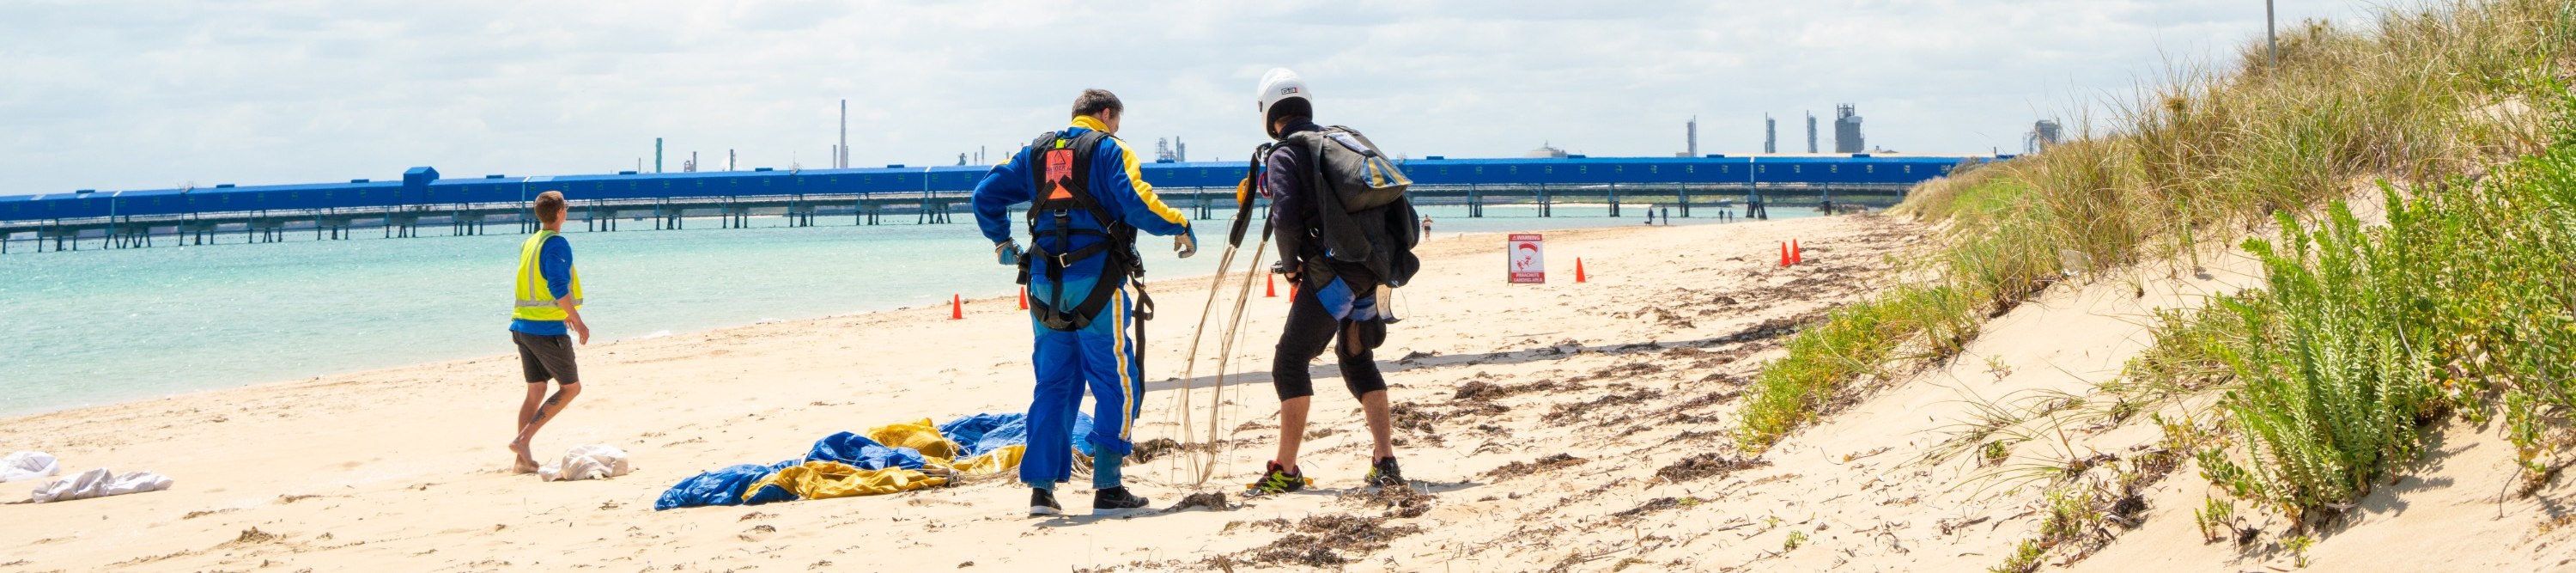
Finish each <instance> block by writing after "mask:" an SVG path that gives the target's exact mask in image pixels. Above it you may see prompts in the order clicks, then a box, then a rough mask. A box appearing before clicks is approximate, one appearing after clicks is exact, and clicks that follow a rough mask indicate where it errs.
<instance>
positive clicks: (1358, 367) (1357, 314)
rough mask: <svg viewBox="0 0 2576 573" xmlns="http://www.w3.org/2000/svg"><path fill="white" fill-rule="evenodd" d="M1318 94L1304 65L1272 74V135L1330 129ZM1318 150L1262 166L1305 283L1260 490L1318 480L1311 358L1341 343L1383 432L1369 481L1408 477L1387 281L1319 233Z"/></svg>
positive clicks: (1266, 84) (1376, 433)
mask: <svg viewBox="0 0 2576 573" xmlns="http://www.w3.org/2000/svg"><path fill="white" fill-rule="evenodd" d="M1311 97H1312V92H1311V91H1310V90H1309V89H1308V88H1307V87H1306V83H1305V81H1304V80H1303V79H1300V78H1298V77H1297V74H1296V72H1291V71H1288V70H1285V69H1273V70H1271V71H1270V73H1269V74H1266V75H1264V76H1263V77H1262V84H1261V100H1260V108H1261V111H1262V114H1263V122H1264V127H1266V128H1267V129H1268V130H1269V134H1270V137H1271V139H1275V140H1285V139H1287V138H1288V136H1289V135H1291V134H1295V133H1299V132H1306V131H1319V130H1321V129H1322V128H1321V127H1320V126H1317V125H1316V124H1315V122H1314V120H1313V117H1314V107H1313V103H1312V100H1311V99H1310V98H1311ZM1311 154H1312V151H1311V150H1309V149H1307V148H1305V147H1304V146H1299V145H1278V146H1273V147H1272V148H1271V149H1270V153H1269V156H1268V157H1267V159H1265V160H1264V166H1263V168H1262V176H1261V190H1262V193H1263V194H1264V195H1266V196H1268V197H1270V221H1271V225H1272V227H1273V228H1274V229H1276V233H1277V236H1276V240H1277V241H1278V244H1279V266H1278V267H1277V268H1276V269H1275V270H1277V271H1279V272H1282V273H1285V274H1286V275H1288V282H1289V283H1290V284H1294V285H1297V289H1296V295H1295V296H1296V298H1295V299H1294V300H1292V301H1291V302H1290V303H1289V307H1288V324H1287V326H1286V327H1285V328H1284V329H1282V331H1281V332H1280V334H1279V347H1278V354H1276V355H1274V356H1273V359H1272V363H1271V370H1270V377H1271V384H1272V385H1273V386H1274V387H1275V389H1277V390H1278V392H1279V455H1278V457H1277V458H1275V459H1273V460H1271V461H1270V464H1269V466H1268V468H1266V469H1267V471H1266V472H1265V473H1264V475H1263V476H1262V479H1261V481H1260V482H1259V483H1255V484H1253V489H1254V490H1256V492H1257V493H1264V494H1270V493H1285V492H1292V491H1297V490H1301V489H1305V486H1306V485H1307V484H1308V480H1307V479H1306V476H1305V472H1304V471H1302V470H1300V469H1298V467H1297V447H1298V445H1299V443H1300V442H1302V441H1303V440H1304V438H1305V434H1306V414H1307V411H1308V410H1309V409H1310V408H1311V407H1312V406H1313V404H1312V401H1313V399H1314V395H1315V387H1314V376H1313V375H1312V374H1311V373H1309V372H1308V371H1307V365H1308V363H1310V362H1313V361H1314V360H1315V358H1316V357H1318V356H1320V355H1322V354H1323V352H1324V348H1325V346H1327V345H1331V344H1334V343H1335V342H1336V341H1338V345H1337V346H1336V348H1335V351H1336V352H1335V354H1336V356H1337V357H1338V358H1339V359H1340V361H1341V370H1342V383H1343V385H1345V386H1348V387H1349V388H1350V391H1351V395H1353V396H1356V397H1358V398H1359V400H1360V407H1361V410H1362V411H1363V412H1365V413H1366V415H1367V417H1368V429H1369V437H1370V438H1372V439H1374V440H1376V448H1375V449H1373V450H1371V452H1370V455H1369V460H1370V464H1369V472H1368V483H1369V485H1371V486H1379V487H1384V486H1390V485H1399V484H1403V483H1405V481H1404V477H1403V474H1402V473H1401V472H1400V471H1399V470H1398V469H1397V468H1396V465H1395V446H1394V444H1393V443H1392V441H1391V440H1392V438H1393V434H1394V426H1393V421H1392V416H1390V415H1389V414H1388V411H1387V409H1388V406H1387V397H1386V377H1385V376H1384V375H1382V374H1380V373H1379V372H1378V369H1377V358H1376V355H1375V354H1374V353H1373V352H1372V351H1371V349H1372V348H1373V347H1375V346H1376V343H1377V342H1381V341H1383V340H1384V339H1385V337H1386V325H1385V323H1384V322H1381V321H1380V319H1381V317H1382V315H1381V314H1380V313H1379V312H1378V307H1377V303H1378V301H1377V290H1378V285H1379V283H1380V279H1379V278H1378V277H1377V275H1376V274H1375V273H1373V272H1371V271H1370V270H1369V269H1368V267H1366V266H1364V265H1361V264H1358V263H1350V262H1343V261H1339V260H1335V259H1334V258H1333V257H1330V256H1326V255H1325V254H1324V252H1323V247H1322V246H1321V245H1320V244H1319V243H1321V241H1319V240H1315V235H1314V233H1316V232H1317V231H1316V228H1317V225H1318V224H1320V222H1319V221H1316V220H1314V219H1315V217H1317V216H1319V213H1318V212H1317V211H1316V205H1317V204H1318V202H1319V199H1318V198H1317V197H1315V196H1314V194H1315V193H1318V192H1319V191H1318V190H1317V189H1315V187H1314V185H1313V182H1312V181H1310V179H1311V178H1312V175H1313V173H1314V170H1315V164H1314V163H1313V162H1314V161H1315V158H1313V157H1310V155H1311Z"/></svg>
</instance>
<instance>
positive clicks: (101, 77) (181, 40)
mask: <svg viewBox="0 0 2576 573" xmlns="http://www.w3.org/2000/svg"><path fill="white" fill-rule="evenodd" d="M2243 4H2244V3H2242V2H2233V1H2221V0H2178V1H2169V2H2144V1H2135V0H2119V1H2078V0H2028V1H2001V2H1958V1H1900V0H1834V1H1817V2H1798V3H1780V2H1690V1H1640V2H1618V3H1585V2H1561V1H1539V0H1485V1H1479V2H1469V1H1450V0H1427V1H1420V2H1376V3H1358V4H1354V3H1347V2H1323V1H1306V0H1281V1H1274V2H1262V3H1231V2H1179V1H1155V2H1121V3H1086V4H1080V5H1074V4H1065V3H1057V2H1039V1H1033V0H967V1H960V2H937V3H918V2H857V3H848V2H823V1H805V0H796V1H778V2H766V1H745V0H734V1H715V2H681V1H670V0H656V1H643V2H617V3H518V2H494V1H487V0H463V1H457V2H444V3H341V2H317V1H283V0H280V1H265V2H257V1H255V2H238V3H232V2H228V3H198V2H137V3H84V2H38V3H34V4H22V5H18V6H14V7H13V8H12V9H11V12H12V17H11V18H9V19H7V20H6V21H0V194H20V193H42V192H58V191H63V190H69V189H74V188H99V189H132V188H155V187H169V186H175V185H179V184H182V183H188V182H195V183H198V184H213V183H218V182H225V183H243V184H252V183H288V182H313V181H331V180H338V179H347V178H360V177H368V178H387V177H390V176H392V175H393V174H396V173H399V172H400V171H401V170H402V169H404V168H406V167H410V166H415V165H432V166H437V167H439V168H440V169H441V170H442V171H445V172H447V173H451V174H455V175H458V176H470V175H478V174H483V173H510V174H523V175H535V174H569V173H599V172H606V171H612V170H616V169H631V168H634V167H635V166H636V164H637V161H638V159H639V158H641V159H642V160H643V161H644V162H645V163H647V165H646V168H647V169H649V168H650V165H649V163H650V161H651V158H650V157H649V156H650V154H651V153H652V142H653V138H654V137H663V138H665V140H666V142H667V146H666V149H667V151H666V159H665V168H666V169H670V170H677V169H678V168H679V162H680V160H682V159H684V158H685V157H686V156H687V153H688V152H689V151H692V150H694V151H698V152H701V158H702V160H703V161H705V162H706V164H707V165H708V167H709V168H721V166H722V163H723V155H724V152H725V150H727V149H734V150H739V151H740V152H741V156H742V160H743V167H744V168H749V167H753V166H777V167H785V166H786V165H787V164H789V163H790V162H791V161H794V162H801V163H802V164H804V165H806V166H809V167H810V166H820V165H824V164H826V163H827V162H828V159H827V155H828V153H829V151H828V150H829V147H830V145H832V144H833V143H834V141H835V140H834V138H835V137H836V133H835V129H836V127H835V119H836V112H837V102H838V101H839V100H840V99H843V98H847V99H849V100H850V102H851V111H850V115H851V121H850V123H851V125H850V130H851V144H852V147H853V163H855V164H858V165H877V164H888V163H904V164H912V165H922V164H945V163H953V162H954V161H955V160H956V154H958V153H960V152H969V153H971V152H973V151H975V150H976V149H977V148H978V147H982V148H984V149H987V150H988V151H989V153H990V154H992V156H993V157H996V158H998V157H1000V156H1002V155H1003V154H1006V153H1008V152H1009V150H1011V149H1013V148H1015V147H1016V146H1017V145H1019V144H1021V143H1023V142H1025V141H1026V140H1027V139H1028V138H1029V137H1031V136H1034V135H1035V134H1037V133H1038V132H1039V131H1041V130H1045V129H1050V128H1053V127H1057V126H1060V125H1061V124H1062V123H1063V121H1064V116H1065V114H1066V108H1067V107H1068V106H1069V105H1070V103H1071V100H1072V96H1073V94H1074V93H1075V92H1076V91H1078V90H1080V89H1082V88H1086V87H1101V88H1108V89H1111V90H1114V91H1117V92H1118V93H1119V94H1120V95H1121V96H1122V97H1123V98H1125V99H1126V100H1127V101H1128V104H1129V105H1128V107H1129V111H1130V114H1129V118H1128V121H1127V122H1126V128H1127V131H1126V132H1125V133H1124V134H1122V135H1124V136H1126V137H1127V138H1128V139H1130V140H1131V141H1137V142H1139V143H1140V144H1142V145H1150V143H1145V142H1150V141H1152V140H1153V139H1156V138H1160V137H1180V138H1183V139H1185V140H1187V141H1189V142H1190V143H1191V145H1190V147H1191V155H1192V158H1193V159H1199V160H1206V159H1211V158H1223V159H1227V160H1237V159H1241V158H1242V157H1243V155H1244V154H1245V153H1247V152H1248V151H1249V150H1250V149H1251V147H1252V146H1253V145H1254V144H1256V143H1258V142H1259V139H1260V137H1261V135H1260V132H1259V131H1258V127H1257V124H1258V120H1257V118H1255V117H1254V116H1253V112H1252V103H1251V99H1252V94H1251V92H1252V83H1253V82H1254V81H1255V80H1256V79H1257V78H1258V77H1259V76H1260V74H1261V72H1262V71H1263V70H1265V69H1268V68H1269V67H1272V66H1286V67H1291V68H1294V69H1297V70H1298V71H1299V72H1300V73H1302V74H1304V75H1305V76H1306V77H1307V78H1308V79H1309V80H1310V81H1311V82H1313V84H1314V86H1315V89H1316V93H1317V94H1318V100H1319V101H1318V104H1319V105H1318V110H1319V115H1322V116H1324V117H1323V118H1322V119H1323V120H1325V121H1326V122H1327V123H1342V124H1348V125H1352V126H1357V127H1361V128H1363V129H1366V130H1368V131H1369V133H1370V135H1371V136H1372V138H1373V139H1376V140H1378V141H1379V142H1381V143H1383V144H1385V145H1387V146H1389V147H1392V148H1395V149H1396V150H1397V151H1400V152H1403V153H1407V154H1410V155H1414V156H1421V155H1433V154H1438V155H1449V156H1459V157H1465V156H1507V155H1517V154H1519V153H1520V152H1522V151H1526V150H1528V149H1530V148H1533V147H1536V146H1538V145H1539V144H1540V143H1542V142H1552V143H1554V144H1556V145H1558V146H1559V147H1565V148H1568V149H1571V150H1575V151H1577V152H1584V153H1589V154H1592V155H1603V156H1607V155H1669V154H1671V153H1673V152H1676V151H1680V150H1681V149H1682V146H1683V141H1682V126H1681V123H1682V122H1683V121H1684V120H1685V119H1688V118H1690V117H1693V116H1697V117H1699V118H1700V121H1701V128H1700V133H1701V142H1700V148H1701V150H1702V152H1708V153H1716V152H1751V151H1758V150H1759V146H1760V145H1761V118H1762V115H1763V114H1764V113H1770V114H1773V115H1774V116H1775V117H1778V118H1780V119H1781V120H1782V121H1781V123H1782V124H1783V125H1782V126H1781V127H1782V134H1781V139H1783V140H1784V141H1783V142H1782V148H1783V149H1784V150H1795V149H1798V148H1800V147H1801V146H1802V145H1803V141H1800V140H1801V139H1802V138H1803V137H1804V134H1803V133H1802V132H1800V131H1799V130H1800V129H1801V128H1802V127H1803V126H1802V125H1801V124H1800V123H1799V121H1801V120H1800V114H1801V113H1803V112H1807V111H1810V110H1812V111H1815V112H1817V113H1818V114H1819V115H1828V114H1829V113H1830V110H1831V109H1832V106H1833V105H1834V104H1836V103H1853V104H1856V105H1858V106H1859V109H1860V113H1861V114H1862V115H1863V116H1864V117H1865V118H1866V119H1867V121H1866V123H1865V129H1866V131H1867V133H1868V136H1869V141H1870V143H1871V144H1873V145H1876V146H1883V147H1888V148H1894V149H1899V150H1903V151H1910V152H1957V153H1969V152H1984V151H1988V150H1991V149H1995V148H2001V149H2003V150H2005V151H2013V150H2014V149H2015V148H2017V147H2018V146H2019V142H2020V137H2021V134H2022V132H2023V131H2024V130H2027V129H2028V127H2029V125H2030V123H2031V122H2032V121H2033V120H2036V119H2039V118H2042V117H2051V116H2060V115H2066V114H2068V113H2070V112H2073V111H2078V110H2081V109H2084V108H2087V107H2094V108H2096V109H2097V111H2098V106H2093V105H2092V104H2094V103H2096V102H2098V101H2099V100H2100V99H2101V98H2102V97H2104V96H2106V95H2109V94H2120V93H2126V92H2127V91H2128V89H2129V86H2131V85H2133V84H2134V83H2135V82H2137V81H2139V80H2141V79H2152V78H2154V77H2157V75H2158V74H2160V73H2162V70H2164V69H2165V68H2166V66H2167V64H2168V61H2169V60H2170V59H2173V58H2181V59H2184V60H2190V59H2195V58H2197V59H2208V58H2209V57H2210V54H2213V53H2215V54H2220V57H2218V58H2217V61H2220V62H2222V63H2223V62H2229V61H2232V59H2233V57H2234V56H2233V54H2234V53H2235V50H2236V49H2237V46H2238V44H2240V43H2241V42H2244V41H2247V40H2249V39H2253V38H2259V37H2260V33H2261V24H2262V14H2261V12H2260V11H2259V9H2249V8H2247V7H2246V6H2244V5H2243ZM2306 9H2307V10H2311V11H2318V12H2317V13H2314V14H2310V13H2300V14H2285V15H2284V18H2283V20H2284V21H2285V22H2289V21H2296V20H2298V19H2300V18H2303V17H2312V16H2318V15H2333V16H2338V17H2343V16H2349V15H2351V14H2352V13H2353V12H2355V11H2357V10H2358V8H2352V7H2331V8H2322V9H2320V8H2306ZM1826 139H1827V140H1828V142H1827V145H1830V134H1828V137H1827V138H1826Z"/></svg>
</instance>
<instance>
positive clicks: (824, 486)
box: [743, 461, 948, 500]
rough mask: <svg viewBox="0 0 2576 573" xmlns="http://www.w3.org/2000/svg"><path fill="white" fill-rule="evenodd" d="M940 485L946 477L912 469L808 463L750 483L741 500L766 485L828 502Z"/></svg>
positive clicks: (822, 462) (748, 498) (799, 496)
mask: <svg viewBox="0 0 2576 573" xmlns="http://www.w3.org/2000/svg"><path fill="white" fill-rule="evenodd" d="M943 485H948V478H944V477H938V476H933V475H930V474H925V473H921V472H918V471H913V470H907V469H902V468H886V469H881V470H863V469H859V468H855V467H851V466H850V465H849V464H844V463H840V462H825V461H812V462H805V465H800V466H789V467H788V468H787V469H782V470H778V473H775V474H770V476H769V477H768V478H767V479H763V480H760V481H759V482H757V483H753V484H751V487H750V488H747V489H745V490H744V491H743V499H744V500H750V499H751V498H752V496H753V495H756V494H758V493H760V490H761V489H762V488H766V487H770V486H777V487H778V488H779V489H783V490H787V493H792V494H796V497H797V498H798V499H830V498H836V497H856V496H862V495H884V494H889V493H897V492H905V491H912V490H916V489H921V488H926V487H938V486H943Z"/></svg>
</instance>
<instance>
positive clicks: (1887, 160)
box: [0, 154, 2010, 253]
mask: <svg viewBox="0 0 2576 573" xmlns="http://www.w3.org/2000/svg"><path fill="white" fill-rule="evenodd" d="M2009 157H2010V156H2003V157H2002V158H2009ZM1992 159H1996V158H1991V157H1980V156H1901V157H1873V156H1870V155H1868V154H1851V155H1805V156H1751V157H1728V156H1724V155H1711V156H1706V157H1673V158H1661V157H1649V158H1590V157H1583V156H1572V157H1565V158H1526V159H1447V158H1443V157H1439V156H1432V157H1426V158H1422V159H1416V160H1410V161H1406V162H1404V163H1403V169H1404V171H1405V173H1406V174H1407V175H1408V176H1410V177H1412V178H1413V180H1414V187H1413V191H1412V192H1411V196H1412V197H1413V198H1414V201H1415V203H1416V204H1417V205H1422V206H1461V207H1465V208H1466V209H1467V211H1468V213H1469V215H1468V216H1470V217H1482V216H1484V215H1485V210H1486V209H1487V208H1489V207H1505V208H1520V209H1524V210H1533V211H1535V213H1534V214H1535V215H1536V216H1540V217H1552V216H1557V215H1558V213H1557V210H1558V207H1560V206H1566V207H1577V208H1579V209H1582V210H1585V211H1594V212H1600V213H1601V214H1606V215H1608V216H1612V217H1619V216H1623V214H1624V213H1626V212H1628V211H1630V210H1634V209H1637V208H1658V209H1662V210H1663V211H1662V213H1663V214H1668V215H1671V216H1679V217H1693V216H1706V215H1713V214H1714V213H1709V212H1708V210H1710V209H1728V208H1733V207H1734V206H1737V205H1741V206H1742V207H1743V209H1744V210H1745V211H1746V216H1748V217H1756V216H1759V214H1760V213H1762V212H1763V209H1764V208H1765V207H1766V206H1768V205H1777V204H1811V203H1814V202H1818V201H1823V200H1833V201H1836V202H1841V203H1845V204H1858V205H1880V206H1884V205H1889V204H1893V203H1894V202H1895V201H1897V200H1901V199H1902V197H1903V196H1904V193H1905V191H1906V190H1907V189H1910V188H1912V187H1913V186H1914V185H1915V184H1917V183H1920V182H1922V181H1925V180H1929V179H1932V178H1935V177H1940V176H1944V175H1947V174H1949V173H1950V172H1951V171H1952V170H1954V169H1957V168H1958V167H1959V166H1961V165H1966V164H1973V163H1976V162H1981V161H1988V160H1992ZM989 169H990V168H989V167H986V166H941V167H905V166H901V165H889V166H886V167H883V168H869V169H827V170H804V171H776V170H772V169H767V168H762V169H755V170H752V171H722V172H696V173H655V174H643V173H636V172H632V171H627V172H619V173H616V174H608V175H576V176H538V177H508V176H502V175H486V176H483V177H479V178H471V179H443V178H441V177H440V174H439V173H438V171H437V170H436V169H432V168H428V167H415V168H412V169H410V170H409V171H406V172H405V173H404V174H403V177H402V178H401V179H400V180H398V181H381V182H379V181H369V180H363V179H362V180H353V181H350V182H347V183H325V184H302V185H263V186H235V185H229V184H226V185H216V186H214V187H206V188H188V189H149V190H132V191H107V192H100V191H91V190H81V191H76V192H72V193H49V194H43V195H18V196H0V253H8V252H13V251H14V252H23V251H30V250H32V251H39V252H41V251H48V250H52V251H63V250H80V249H82V248H84V246H83V245H82V243H83V242H84V241H86V242H89V243H90V244H91V245H90V247H91V248H104V249H119V248H142V247H152V246H168V245H204V244H215V243H221V242H225V238H226V237H234V238H237V239H238V240H236V241H232V242H242V243H266V242H278V241H285V240H288V239H290V238H300V237H302V236H303V235H306V234H310V235H312V238H313V239H314V240H345V239H353V238H358V237H361V236H363V235H368V234H374V235H378V236H379V237H381V238H396V237H419V236H467V235H481V234H487V233H491V232H506V233H512V234H518V233H526V232H532V231H534V230H535V225H536V221H535V219H534V218H533V217H531V216H530V214H529V212H528V209H527V204H528V203H527V202H528V200H529V199H530V198H532V197H535V196H536V195H537V194H539V193H543V192H546V191H556V192H560V193H562V194H563V195H564V196H565V198H566V199H568V200H570V202H571V207H572V214H571V217H570V219H569V220H567V221H566V229H568V230H569V229H575V228H578V229H581V230H583V231H590V232H609V231H619V230H645V229H652V230H673V229H682V228H686V227H687V226H688V225H689V224H691V222H692V220H695V221H696V224H697V225H700V226H704V225H707V224H708V223H707V221H706V220H707V219H714V220H715V221H714V225H715V226H716V227H718V228H741V227H749V226H751V219H752V218H754V217H777V218H781V219H783V220H785V221H786V223H787V226H796V227H802V226H815V225H840V224H848V225H877V224H885V223H889V222H893V223H910V224H941V223H950V222H956V221H957V220H959V219H961V218H970V217H971V215H968V213H969V212H970V211H971V207H970V206H969V205H968V202H969V200H970V196H971V194H972V193H973V190H974V186H975V184H976V182H978V181H979V180H981V179H982V178H983V176H984V175H985V173H986V172H987V171H988V170H989ZM1245 169H1246V166H1245V165H1244V164H1241V163H1205V162H1202V163H1155V164H1148V165H1144V166H1141V167H1140V171H1142V172H1143V173H1144V175H1145V180H1146V182H1147V183H1149V184H1151V185H1153V186H1154V187H1155V190H1156V192H1157V194H1159V195H1160V196H1161V197H1162V199H1163V202H1164V203H1165V204H1167V205H1170V206H1172V207H1173V208H1175V209H1182V210H1185V211H1187V212H1189V213H1191V214H1192V216H1195V217H1198V218H1200V219H1210V218H1215V217H1217V216H1219V213H1220V212H1222V211H1227V210H1230V209H1231V208H1232V207H1233V202H1234V188H1235V184H1236V182H1237V181H1239V180H1241V179H1242V178H1243V176H1244V174H1245ZM1694 209H1698V212H1697V213H1695V212H1694ZM1603 211H1606V212H1603ZM495 227H499V228H498V229H495Z"/></svg>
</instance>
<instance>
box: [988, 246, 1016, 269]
mask: <svg viewBox="0 0 2576 573" xmlns="http://www.w3.org/2000/svg"><path fill="white" fill-rule="evenodd" d="M1020 256H1021V253H1020V243H1019V242H1018V241H1013V240H1010V239H1003V240H1002V243H1001V244H998V245H993V259H994V260H996V261H999V262H1001V263H1002V266H1006V267H1013V266H1019V264H1020Z"/></svg>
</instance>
